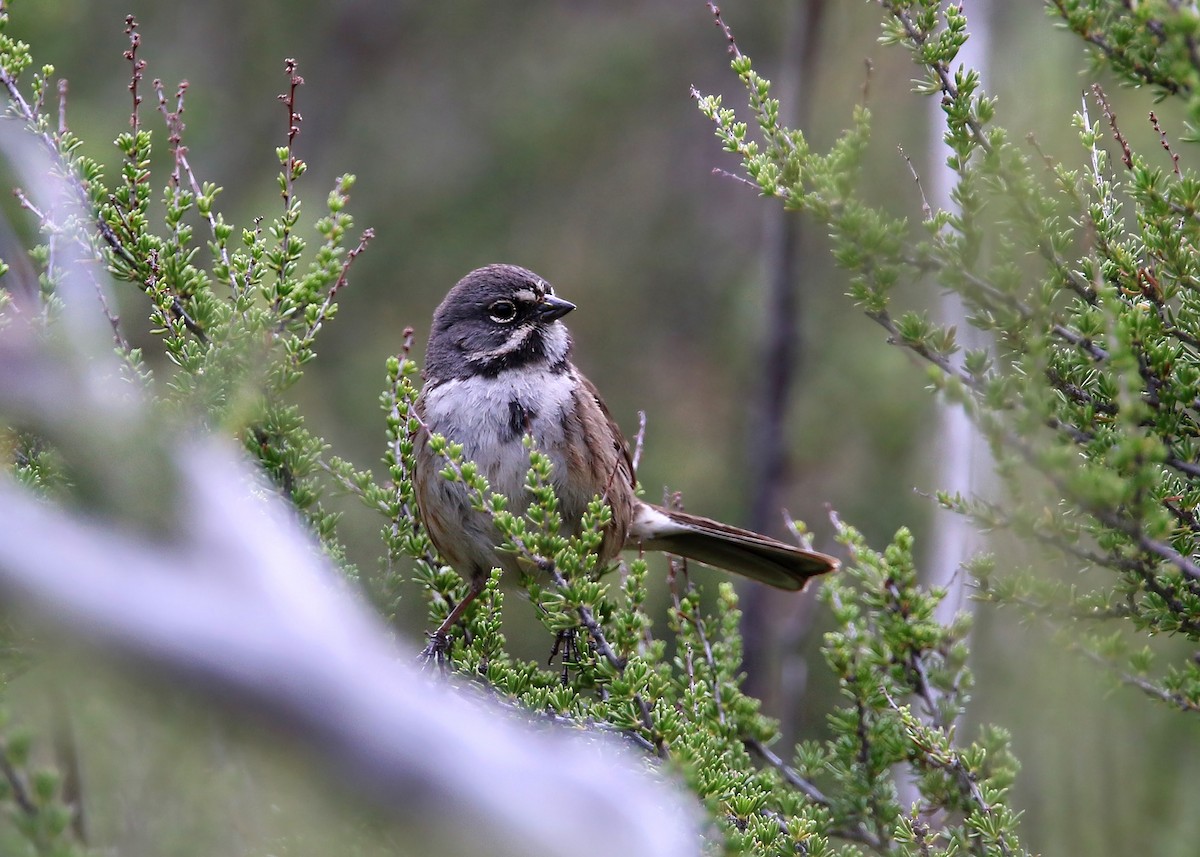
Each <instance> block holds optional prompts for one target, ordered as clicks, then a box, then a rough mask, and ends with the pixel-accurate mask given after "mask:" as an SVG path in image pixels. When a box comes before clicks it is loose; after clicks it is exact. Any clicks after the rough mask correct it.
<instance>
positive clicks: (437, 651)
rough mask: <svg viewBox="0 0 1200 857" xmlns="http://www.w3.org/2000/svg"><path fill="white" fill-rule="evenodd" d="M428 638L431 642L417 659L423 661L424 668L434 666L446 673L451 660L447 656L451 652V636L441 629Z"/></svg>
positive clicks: (431, 633)
mask: <svg viewBox="0 0 1200 857" xmlns="http://www.w3.org/2000/svg"><path fill="white" fill-rule="evenodd" d="M428 637H429V642H428V643H427V644H426V646H425V648H424V649H423V650H422V651H421V654H419V655H417V659H418V660H420V661H421V665H422V666H423V667H429V666H434V667H437V669H438V670H440V671H442V672H445V671H446V669H447V668H448V665H449V659H448V658H447V657H446V656H447V654H448V653H449V651H450V635H449V634H447V633H446V632H445V631H443V630H441V629H440V628H439V629H438V630H436V631H430V632H429V634H428Z"/></svg>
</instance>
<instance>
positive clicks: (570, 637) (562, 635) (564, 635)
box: [546, 628, 579, 684]
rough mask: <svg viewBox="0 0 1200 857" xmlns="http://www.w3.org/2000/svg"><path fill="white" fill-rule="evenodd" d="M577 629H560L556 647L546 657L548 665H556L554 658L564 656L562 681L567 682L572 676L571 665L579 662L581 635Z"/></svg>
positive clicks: (555, 639)
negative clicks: (579, 635)
mask: <svg viewBox="0 0 1200 857" xmlns="http://www.w3.org/2000/svg"><path fill="white" fill-rule="evenodd" d="M577 634H578V632H577V631H576V629H574V628H571V629H569V630H566V631H559V632H558V634H557V635H556V636H555V638H554V648H553V649H551V650H550V657H548V658H547V659H546V666H548V667H549V666H554V659H555V658H557V657H559V655H561V656H562V683H563V684H567V682H568V681H569V680H570V678H571V667H573V666H578V664H579V637H578V636H577Z"/></svg>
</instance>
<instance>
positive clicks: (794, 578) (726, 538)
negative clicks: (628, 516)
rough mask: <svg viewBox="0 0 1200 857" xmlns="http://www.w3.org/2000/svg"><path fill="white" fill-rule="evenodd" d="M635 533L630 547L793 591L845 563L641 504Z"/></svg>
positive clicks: (757, 534) (631, 529)
mask: <svg viewBox="0 0 1200 857" xmlns="http://www.w3.org/2000/svg"><path fill="white" fill-rule="evenodd" d="M635 513H636V514H635V518H634V521H633V526H632V527H631V528H630V534H629V542H630V546H631V547H632V546H634V545H636V544H640V545H641V546H642V547H644V548H647V549H649V550H660V551H666V552H667V553H673V554H678V555H679V556H683V557H687V558H688V559H694V560H696V561H697V562H702V563H704V564H705V565H711V566H714V567H716V568H723V569H725V570H726V571H732V572H734V573H735V574H740V575H743V576H745V577H749V578H751V579H753V580H758V581H760V582H762V583H766V584H769V585H771V586H775V587H778V588H779V589H788V590H792V591H796V590H800V589H803V588H804V584H806V583H807V582H808V580H809V578H811V577H816V576H817V575H818V574H825V573H826V572H830V571H836V570H837V569H838V567H839V566H840V563H839V562H838V561H837V560H836V559H834V558H833V557H831V556H827V555H826V554H823V553H819V552H817V551H810V550H805V549H804V548H799V547H796V546H795V545H789V544H786V543H785V542H781V541H776V540H775V539H772V538H769V537H767V536H764V535H760V534H759V533H755V532H753V531H751V530H743V529H741V528H740V527H731V526H729V525H728V524H722V523H720V522H719V521H713V520H710V519H709V518H701V517H700V516H698V515H689V514H687V513H686V512H675V511H672V510H670V509H664V508H662V507H661V506H655V505H653V504H651V503H640V504H638V508H637V509H636V510H635Z"/></svg>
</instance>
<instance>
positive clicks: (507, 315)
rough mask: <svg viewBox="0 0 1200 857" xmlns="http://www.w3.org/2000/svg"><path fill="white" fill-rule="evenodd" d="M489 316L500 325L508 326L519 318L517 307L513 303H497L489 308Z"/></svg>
mask: <svg viewBox="0 0 1200 857" xmlns="http://www.w3.org/2000/svg"><path fill="white" fill-rule="evenodd" d="M488 315H489V316H491V319H492V321H494V322H497V323H498V324H508V323H509V322H510V321H512V320H513V319H514V318H516V317H517V305H516V304H514V303H513V302H512V301H496V302H495V303H493V304H492V305H491V306H489V307H488Z"/></svg>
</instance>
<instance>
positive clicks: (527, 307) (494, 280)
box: [413, 264, 839, 645]
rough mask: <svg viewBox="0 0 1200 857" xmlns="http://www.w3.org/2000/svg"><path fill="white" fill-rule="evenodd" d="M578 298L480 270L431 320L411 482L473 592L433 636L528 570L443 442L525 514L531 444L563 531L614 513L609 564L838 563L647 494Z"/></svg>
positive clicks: (608, 530) (796, 567)
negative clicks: (582, 325)
mask: <svg viewBox="0 0 1200 857" xmlns="http://www.w3.org/2000/svg"><path fill="white" fill-rule="evenodd" d="M575 308H576V307H575V304H573V303H571V302H570V301H568V300H565V299H563V298H561V297H559V296H558V295H556V294H555V292H554V289H553V287H552V286H551V285H550V283H548V282H547V281H546V280H545V279H544V278H542V277H540V276H538V275H537V274H535V273H533V272H532V271H530V270H528V269H526V268H523V267H520V266H518V265H510V264H493V265H487V266H485V267H482V268H478V269H476V270H473V271H471V272H470V273H469V274H467V275H466V276H465V277H463V278H462V279H461V280H459V281H458V283H457V284H456V285H455V286H454V287H453V288H452V289H450V291H449V292H448V293H447V294H446V297H445V298H444V299H443V300H442V302H441V304H439V305H438V307H437V309H436V310H435V311H434V314H433V324H432V328H431V331H430V334H429V340H428V342H427V345H426V349H425V366H424V372H423V383H422V386H421V391H420V393H419V394H418V396H417V401H416V405H415V410H416V413H417V417H418V426H419V428H418V429H417V432H416V437H415V438H414V456H415V457H414V472H413V488H414V495H415V498H416V501H417V508H418V512H419V514H420V518H421V522H422V523H423V525H424V527H425V530H426V532H427V533H428V535H429V539H430V541H431V542H432V543H433V546H434V547H435V548H436V549H437V551H438V553H439V554H440V555H441V557H442V558H443V559H445V560H446V562H447V563H449V565H450V566H451V567H452V568H453V569H454V570H455V572H457V573H458V575H459V576H460V577H462V578H463V579H464V580H465V581H466V582H467V584H468V590H467V594H466V595H465V597H464V598H463V599H462V600H461V601H459V603H458V604H457V605H455V606H454V609H453V610H451V611H450V614H449V615H448V616H447V617H446V620H445V621H444V622H443V623H442V624H441V625H440V626H439V627H438V629H437V630H436V631H434V632H433V633H432V634H431V635H430V637H431V639H432V640H433V641H434V642H435V643H439V644H442V645H444V644H445V643H446V641H447V635H448V633H449V631H450V630H451V629H452V628H453V627H454V625H455V624H456V623H457V622H458V620H459V619H460V618H461V617H462V615H463V613H464V612H465V611H466V609H467V607H468V605H469V604H470V603H471V601H472V600H474V599H475V598H476V597H477V596H478V595H479V593H480V592H481V591H482V590H483V588H484V585H485V584H486V582H487V579H488V577H489V575H490V573H491V570H492V568H494V567H499V568H501V569H503V570H505V571H508V572H516V571H517V570H518V569H519V568H520V560H519V558H518V557H517V556H515V555H514V554H513V552H512V551H511V550H509V551H505V550H502V549H500V547H499V546H501V545H502V544H503V538H502V536H501V535H500V533H499V532H498V531H497V529H496V527H495V526H494V523H493V519H492V517H491V515H490V514H489V513H488V512H487V511H486V510H480V509H477V508H475V507H474V506H473V505H472V503H471V498H470V495H469V491H468V488H467V487H466V486H465V485H464V484H463V483H462V482H461V481H460V480H453V481H452V480H449V479H446V478H445V477H444V476H443V475H442V471H443V470H444V469H445V468H446V459H445V457H444V452H438V451H436V450H435V449H434V448H433V445H432V444H431V442H430V441H431V437H432V435H434V434H437V435H441V436H443V437H444V438H446V440H448V441H450V442H453V443H457V444H461V446H462V459H463V460H469V461H473V462H474V463H475V465H476V467H477V468H478V472H479V473H481V474H482V475H483V476H484V477H486V478H487V481H488V485H489V487H490V489H491V491H493V492H496V493H499V494H502V495H504V496H505V497H506V498H507V503H508V506H507V507H508V509H510V510H511V511H513V512H516V513H518V514H521V513H523V511H524V510H525V509H527V508H528V505H529V502H530V499H531V495H530V493H529V491H528V489H527V488H526V475H527V473H528V470H529V448H528V446H527V445H526V442H525V438H526V436H527V435H528V436H529V437H530V438H531V439H532V445H533V446H534V447H535V448H536V449H537V450H539V451H540V452H542V453H543V454H545V455H546V456H548V457H549V459H550V461H551V463H552V465H553V468H552V475H551V481H552V483H553V487H554V490H555V493H556V494H557V496H558V501H559V511H560V514H561V519H562V522H563V523H562V526H563V531H564V534H565V535H577V534H578V533H579V531H580V527H581V524H580V520H581V518H582V516H583V514H584V512H585V511H586V509H587V506H588V504H589V503H590V502H591V501H592V499H593V498H594V497H596V496H600V497H602V498H603V499H604V500H605V502H606V503H607V504H608V506H609V508H610V509H611V512H612V515H611V521H610V523H609V524H608V525H607V526H606V527H605V529H604V531H603V534H602V540H601V543H600V547H599V549H598V555H599V560H600V567H605V566H607V565H608V564H609V563H610V562H612V560H613V559H614V558H615V557H616V556H617V554H618V553H619V552H620V551H621V550H623V549H626V548H628V549H634V550H652V551H663V552H667V553H671V554H675V555H677V556H681V557H686V558H688V559H691V560H695V561H697V562H700V563H702V564H705V565H709V566H715V567H717V568H720V569H724V570H726V571H730V572H733V573H735V574H740V575H743V576H745V577H748V578H751V579H753V580H757V581H760V582H762V583H766V584H769V585H771V586H774V587H776V588H779V589H784V590H791V591H798V590H801V589H803V588H804V585H805V584H806V583H807V582H808V581H809V579H811V578H812V577H815V576H817V575H821V574H825V573H827V572H831V571H835V570H836V569H837V568H838V567H839V563H838V560H837V559H835V558H833V557H831V556H827V555H826V554H823V553H819V552H817V551H812V550H806V549H804V548H800V547H797V546H795V545H789V544H786V543H784V542H781V541H777V540H776V539H772V538H769V537H768V536H764V535H761V534H759V533H756V532H752V531H750V530H745V529H741V528H739V527H734V526H730V525H728V524H723V523H720V522H719V521H714V520H711V519H709V518H703V517H700V516H699V515H693V514H688V513H686V512H682V511H676V510H674V509H668V508H664V507H662V506H657V505H655V504H653V503H648V502H646V501H644V500H642V499H640V498H639V497H638V496H637V479H636V475H635V473H634V466H633V459H632V456H631V454H630V449H629V443H628V442H627V441H626V439H625V436H624V435H623V434H622V432H621V429H620V427H619V426H618V425H617V422H616V420H614V419H613V416H612V414H611V413H610V412H609V409H608V407H607V406H606V405H605V404H604V400H603V398H601V396H600V393H599V391H598V390H597V389H596V387H595V385H594V384H592V382H591V381H589V380H588V378H587V377H586V376H585V375H584V374H583V373H582V372H580V371H579V369H578V368H576V366H575V365H574V363H572V362H571V353H572V340H571V335H570V332H569V331H568V330H567V327H566V325H565V324H564V323H563V321H562V319H563V317H564V316H566V315H567V314H568V313H570V312H572V311H573V310H574V309H575Z"/></svg>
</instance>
